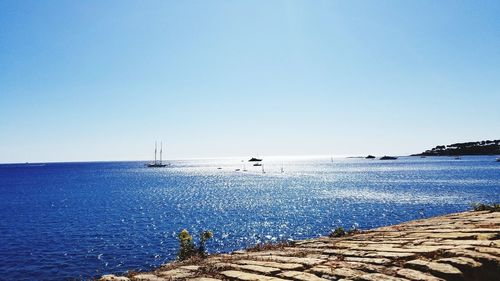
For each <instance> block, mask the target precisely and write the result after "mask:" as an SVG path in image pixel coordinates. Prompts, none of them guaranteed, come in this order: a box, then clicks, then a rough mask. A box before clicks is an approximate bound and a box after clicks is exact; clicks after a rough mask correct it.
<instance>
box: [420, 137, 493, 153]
mask: <svg viewBox="0 0 500 281" xmlns="http://www.w3.org/2000/svg"><path fill="white" fill-rule="evenodd" d="M498 154H500V140H484V141H476V142H463V143H454V144H449V145H438V146H436V147H434V148H432V149H429V150H426V151H424V152H422V153H419V154H412V155H411V156H458V155H498Z"/></svg>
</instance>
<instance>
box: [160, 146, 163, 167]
mask: <svg viewBox="0 0 500 281" xmlns="http://www.w3.org/2000/svg"><path fill="white" fill-rule="evenodd" d="M162 153H163V142H160V164H161V162H162V161H161V156H162Z"/></svg>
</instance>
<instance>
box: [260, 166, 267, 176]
mask: <svg viewBox="0 0 500 281" xmlns="http://www.w3.org/2000/svg"><path fill="white" fill-rule="evenodd" d="M261 166H262V173H263V174H265V173H266V171H265V170H264V164H261Z"/></svg>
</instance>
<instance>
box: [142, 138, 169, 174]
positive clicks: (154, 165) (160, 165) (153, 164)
mask: <svg viewBox="0 0 500 281" xmlns="http://www.w3.org/2000/svg"><path fill="white" fill-rule="evenodd" d="M157 150H158V147H157V143H156V142H155V161H154V162H151V163H148V164H146V167H148V168H163V167H166V166H167V164H163V162H162V154H163V143H160V162H158V161H156V151H157ZM168 165H170V164H168Z"/></svg>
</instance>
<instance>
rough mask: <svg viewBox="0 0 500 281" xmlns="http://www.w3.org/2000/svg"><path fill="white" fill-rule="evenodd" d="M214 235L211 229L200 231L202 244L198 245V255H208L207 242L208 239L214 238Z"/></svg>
mask: <svg viewBox="0 0 500 281" xmlns="http://www.w3.org/2000/svg"><path fill="white" fill-rule="evenodd" d="M213 236H214V235H213V233H212V232H211V231H203V232H201V233H200V246H199V247H198V255H200V256H202V257H206V255H207V250H206V247H205V246H206V243H207V240H208V239H210V238H212V237H213Z"/></svg>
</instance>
